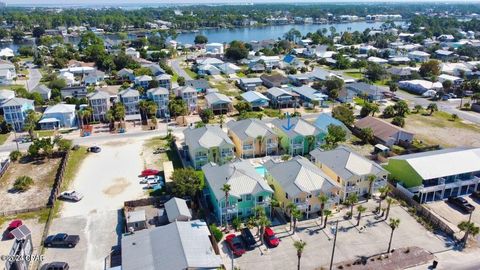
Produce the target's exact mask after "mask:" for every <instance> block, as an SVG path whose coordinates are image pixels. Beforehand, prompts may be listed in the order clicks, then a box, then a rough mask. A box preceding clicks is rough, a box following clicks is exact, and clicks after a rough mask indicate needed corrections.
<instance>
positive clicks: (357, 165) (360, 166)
mask: <svg viewBox="0 0 480 270" xmlns="http://www.w3.org/2000/svg"><path fill="white" fill-rule="evenodd" d="M310 155H311V156H312V157H313V158H314V159H315V161H318V162H320V163H322V164H325V165H326V166H327V167H329V168H330V169H331V170H333V171H334V172H335V173H336V174H337V175H338V176H340V177H341V178H343V179H349V178H350V177H352V176H362V175H368V174H373V175H379V174H384V173H387V171H385V170H384V169H383V168H382V167H381V166H380V165H378V164H377V163H375V162H372V161H370V160H368V159H366V158H365V157H363V156H361V155H359V154H357V153H355V152H353V151H352V150H351V149H349V148H347V147H343V146H340V147H338V148H337V149H334V150H330V151H321V150H320V149H314V150H313V151H311V152H310Z"/></svg>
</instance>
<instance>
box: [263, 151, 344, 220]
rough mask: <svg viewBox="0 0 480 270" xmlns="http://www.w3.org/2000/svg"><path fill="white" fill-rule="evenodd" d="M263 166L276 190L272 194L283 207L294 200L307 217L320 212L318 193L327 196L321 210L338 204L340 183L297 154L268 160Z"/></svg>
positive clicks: (266, 175)
mask: <svg viewBox="0 0 480 270" xmlns="http://www.w3.org/2000/svg"><path fill="white" fill-rule="evenodd" d="M264 166H265V178H266V179H267V181H268V184H270V185H272V186H273V190H274V191H275V193H274V197H275V199H276V200H277V201H278V202H279V203H280V207H282V208H283V209H285V210H286V207H287V205H288V204H290V203H293V204H295V205H296V206H297V208H298V209H299V210H300V211H301V212H302V213H304V214H305V215H306V218H308V217H309V215H310V214H311V213H316V212H319V211H320V208H321V204H320V201H319V200H318V196H319V195H320V194H324V195H326V196H327V197H328V201H327V203H326V204H325V208H324V209H331V208H332V207H334V206H335V205H337V204H338V203H339V197H338V193H339V191H340V190H341V186H340V184H338V183H337V182H336V181H334V180H333V179H331V178H330V177H329V176H328V175H327V174H325V173H324V172H323V171H322V170H320V169H319V168H318V167H316V166H315V165H314V164H313V163H311V162H310V161H309V160H308V159H306V158H304V157H301V156H296V157H294V158H293V159H291V160H289V161H285V162H274V161H272V160H269V161H267V162H266V163H265V164H264Z"/></svg>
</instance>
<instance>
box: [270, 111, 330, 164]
mask: <svg viewBox="0 0 480 270" xmlns="http://www.w3.org/2000/svg"><path fill="white" fill-rule="evenodd" d="M272 125H273V127H274V130H275V132H276V133H277V135H278V137H279V138H280V142H279V143H280V146H281V148H282V149H283V150H284V151H285V152H286V153H287V154H289V155H292V156H295V155H304V154H307V153H309V152H310V151H312V150H313V149H315V148H316V147H318V146H320V145H321V144H323V143H324V139H325V138H324V137H325V133H323V132H322V131H321V130H320V129H318V128H317V127H315V126H314V125H312V124H310V123H309V122H307V121H306V120H304V119H302V118H299V117H294V118H290V117H287V118H286V119H274V120H273V121H272Z"/></svg>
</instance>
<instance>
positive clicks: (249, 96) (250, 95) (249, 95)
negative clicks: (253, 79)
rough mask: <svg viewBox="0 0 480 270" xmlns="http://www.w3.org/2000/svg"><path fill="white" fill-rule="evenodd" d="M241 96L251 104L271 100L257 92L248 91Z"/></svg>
mask: <svg viewBox="0 0 480 270" xmlns="http://www.w3.org/2000/svg"><path fill="white" fill-rule="evenodd" d="M241 96H242V98H243V99H245V101H247V102H249V103H252V102H255V101H257V100H259V99H262V100H267V101H268V100H270V99H269V98H267V97H266V96H265V95H263V94H262V93H260V92H257V91H248V92H245V93H243V94H241Z"/></svg>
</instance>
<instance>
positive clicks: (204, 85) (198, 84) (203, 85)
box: [185, 79, 210, 92]
mask: <svg viewBox="0 0 480 270" xmlns="http://www.w3.org/2000/svg"><path fill="white" fill-rule="evenodd" d="M185 86H190V87H192V88H193V89H195V90H197V92H205V91H207V89H208V88H210V84H209V83H208V81H207V80H205V79H198V80H188V81H186V82H185Z"/></svg>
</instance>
